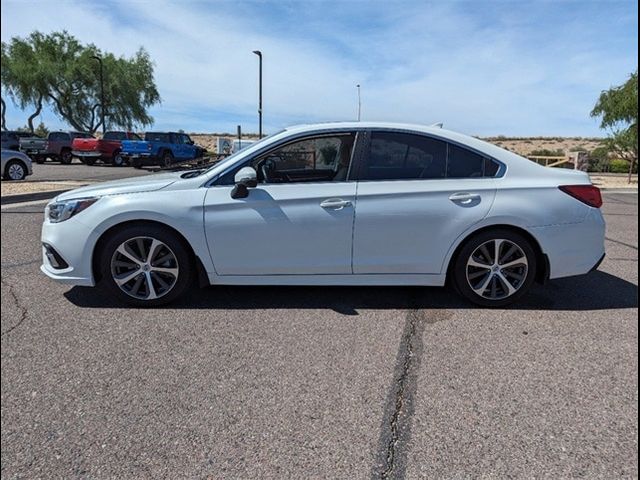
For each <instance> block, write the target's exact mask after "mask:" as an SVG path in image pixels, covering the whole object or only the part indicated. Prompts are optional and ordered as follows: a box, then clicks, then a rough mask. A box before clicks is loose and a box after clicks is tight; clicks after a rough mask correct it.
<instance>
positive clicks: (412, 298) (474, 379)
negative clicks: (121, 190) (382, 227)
mask: <svg viewBox="0 0 640 480" xmlns="http://www.w3.org/2000/svg"><path fill="white" fill-rule="evenodd" d="M51 167H54V166H53V165H52V166H51ZM56 167H58V166H56ZM81 167H83V168H86V167H84V166H81ZM58 168H59V167H58ZM71 168H73V167H71ZM637 200H638V197H637V195H634V194H613V193H606V194H605V205H604V207H603V210H604V212H605V214H606V218H607V222H608V233H607V237H608V241H607V253H608V257H607V259H606V260H605V262H604V263H603V264H602V266H601V267H600V269H599V271H598V272H594V273H592V274H590V275H588V276H585V277H579V278H574V279H565V280H558V281H552V282H550V283H549V284H548V285H546V286H544V287H536V288H535V290H534V291H533V292H532V293H531V294H530V295H529V296H528V297H527V298H525V299H524V301H523V302H522V303H521V304H520V305H518V306H517V307H515V308H513V309H509V310H490V311H489V310H481V309H476V308H473V307H471V306H469V305H468V304H466V303H464V302H463V301H461V300H460V299H458V297H456V296H455V295H454V294H453V293H451V292H450V291H448V290H447V289H435V288H431V289H427V288H326V287H317V288H291V287H268V288H267V287H216V288H213V287H211V288H206V289H203V290H194V291H193V292H192V293H191V294H190V295H189V297H188V298H187V299H185V300H184V301H183V302H182V303H180V304H177V305H173V306H172V307H171V308H163V309H154V310H132V309H127V308H121V307H119V306H116V305H113V304H112V303H111V302H110V300H109V299H108V298H103V297H102V296H100V295H99V294H98V293H96V292H95V291H93V290H91V289H84V288H69V287H65V286H62V285H58V284H55V283H53V282H51V281H49V280H48V279H46V278H45V277H44V276H43V275H41V274H40V273H39V271H38V266H39V263H40V247H39V244H38V235H39V228H40V223H41V221H42V208H43V203H40V204H37V205H33V204H30V205H28V206H3V207H2V244H1V257H2V296H1V300H2V315H1V317H2V322H1V323H2V325H1V326H2V353H1V358H2V434H1V437H2V462H1V463H2V478H41V477H47V478H51V477H59V478H113V477H126V478H157V477H168V478H185V477H186V478H193V477H209V478H349V479H354V478H380V477H382V476H384V475H387V476H388V477H390V478H462V477H548V478H573V477H582V478H584V477H587V478H612V477H626V478H633V477H637V475H638V470H637V400H638V398H637V368H638V363H637V361H638V357H637V348H638V343H637V339H638V337H637V334H638V331H637V328H638V323H637V315H638V297H637V285H638V257H637V253H638V250H637V249H638V233H637V232H638V206H637Z"/></svg>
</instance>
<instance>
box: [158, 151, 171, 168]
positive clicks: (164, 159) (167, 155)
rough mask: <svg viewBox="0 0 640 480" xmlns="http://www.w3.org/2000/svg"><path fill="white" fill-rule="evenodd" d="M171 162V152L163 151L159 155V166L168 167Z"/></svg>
mask: <svg viewBox="0 0 640 480" xmlns="http://www.w3.org/2000/svg"><path fill="white" fill-rule="evenodd" d="M172 163H173V154H172V153H171V152H164V153H163V154H162V156H161V157H160V166H161V167H170V166H171V164H172Z"/></svg>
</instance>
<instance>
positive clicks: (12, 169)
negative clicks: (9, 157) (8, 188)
mask: <svg viewBox="0 0 640 480" xmlns="http://www.w3.org/2000/svg"><path fill="white" fill-rule="evenodd" d="M7 173H8V175H9V178H10V179H11V180H22V179H23V178H24V177H25V174H24V167H23V166H22V165H20V164H19V163H12V164H11V165H9V168H8V171H7Z"/></svg>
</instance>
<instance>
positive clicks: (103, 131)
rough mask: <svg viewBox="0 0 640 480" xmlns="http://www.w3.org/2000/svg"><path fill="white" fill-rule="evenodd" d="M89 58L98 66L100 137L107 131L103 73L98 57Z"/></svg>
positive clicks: (100, 59)
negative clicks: (96, 62) (95, 61)
mask: <svg viewBox="0 0 640 480" xmlns="http://www.w3.org/2000/svg"><path fill="white" fill-rule="evenodd" d="M91 58H93V59H94V60H97V61H98V63H99V64H100V120H101V122H102V135H104V133H105V131H106V130H107V125H106V124H105V120H104V73H103V70H102V58H100V57H99V56H98V55H93V56H92V57H91Z"/></svg>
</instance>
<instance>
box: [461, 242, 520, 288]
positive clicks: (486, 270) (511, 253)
mask: <svg viewBox="0 0 640 480" xmlns="http://www.w3.org/2000/svg"><path fill="white" fill-rule="evenodd" d="M528 271H529V262H528V260H527V256H526V255H525V253H524V251H523V249H522V248H521V247H520V246H519V245H517V244H516V243H514V242H512V241H511V240H506V239H502V238H498V239H493V240H489V241H487V242H485V243H483V244H482V245H480V246H479V247H478V248H476V249H475V250H474V251H473V253H472V254H471V256H470V257H469V259H468V260H467V266H466V274H467V282H468V283H469V286H470V287H471V289H472V290H473V291H474V292H475V293H476V295H479V296H481V297H483V298H486V299H488V300H502V299H505V298H507V297H510V296H511V295H513V294H514V293H516V292H517V291H518V290H519V289H520V287H522V285H523V284H524V282H525V280H526V278H527V273H528Z"/></svg>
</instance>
